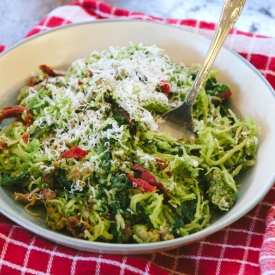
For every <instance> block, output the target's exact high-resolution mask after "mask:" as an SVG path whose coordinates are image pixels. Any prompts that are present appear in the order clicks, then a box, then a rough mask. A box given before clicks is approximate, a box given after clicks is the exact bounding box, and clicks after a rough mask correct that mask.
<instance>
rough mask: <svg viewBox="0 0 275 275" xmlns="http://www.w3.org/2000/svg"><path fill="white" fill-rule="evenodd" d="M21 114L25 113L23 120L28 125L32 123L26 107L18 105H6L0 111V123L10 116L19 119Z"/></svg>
mask: <svg viewBox="0 0 275 275" xmlns="http://www.w3.org/2000/svg"><path fill="white" fill-rule="evenodd" d="M22 115H25V116H23V120H25V121H26V123H27V125H28V126H30V125H31V124H32V116H31V114H30V112H29V110H28V109H27V108H26V107H23V106H20V105H16V106H6V107H4V108H3V109H2V110H1V111H0V123H2V121H3V120H4V119H7V118H12V117H15V118H19V119H21V116H22Z"/></svg>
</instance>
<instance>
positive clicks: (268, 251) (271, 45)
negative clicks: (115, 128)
mask: <svg viewBox="0 0 275 275" xmlns="http://www.w3.org/2000/svg"><path fill="white" fill-rule="evenodd" d="M118 17H124V18H131V19H140V20H151V21H161V22H165V23H167V24H173V25H178V26H182V27H183V28H186V29H189V30H192V31H193V32H196V33H199V34H203V35H208V36H211V35H212V34H213V30H214V29H215V24H214V23H208V22H202V21H197V20H192V19H178V20H177V19H163V18H157V17H153V16H149V15H146V14H143V13H140V12H130V11H127V10H123V9H118V8H115V7H112V6H109V5H107V4H106V3H103V2H100V1H94V0H82V1H81V0H80V1H77V2H74V3H72V4H71V5H66V6H62V7H59V8H57V9H55V10H53V11H52V12H51V13H49V14H48V15H47V16H46V17H45V18H44V19H43V20H42V21H41V22H40V23H39V24H38V25H37V26H35V27H34V28H33V29H32V30H30V32H29V33H28V34H27V35H26V37H27V36H30V35H33V34H36V33H39V32H42V31H45V30H48V29H51V28H54V27H57V26H61V25H64V24H70V23H75V22H80V21H89V20H98V19H102V18H104V19H107V18H118ZM226 44H227V46H229V47H230V48H232V49H233V50H235V51H236V52H238V53H239V54H241V55H242V56H243V57H245V58H246V59H247V60H248V61H249V62H251V63H252V64H253V65H254V66H255V67H256V68H257V69H258V70H259V71H260V72H261V73H262V74H263V75H264V76H265V77H266V79H267V80H268V81H269V82H270V84H271V85H272V86H273V88H275V39H274V38H269V37H262V36H259V35H257V36H256V35H253V34H251V33H243V32H240V31H238V30H233V31H232V33H231V34H230V35H229V37H228V39H227V41H226ZM4 49H5V47H4V45H2V46H1V45H0V51H3V50H4ZM274 107H275V106H274ZM274 153H275V152H274ZM274 170H275V167H274ZM274 202H275V186H273V188H272V189H271V190H270V191H269V193H268V194H267V195H266V197H265V198H264V199H263V200H262V201H261V202H260V203H259V204H258V205H257V206H256V207H255V208H254V209H253V210H251V211H250V212H249V213H248V214H247V215H245V216H244V217H243V218H241V219H240V220H238V221H237V222H235V223H234V224H232V225H231V226H229V227H227V228H225V229H223V230H221V231H220V232H218V233H215V234H213V235H211V236H209V237H207V238H205V239H203V240H201V241H199V242H196V243H193V244H191V245H188V246H184V247H181V248H178V249H175V250H171V251H167V252H161V253H154V254H150V255H140V256H128V257H127V256H113V255H112V256H108V255H99V254H92V253H87V252H82V251H76V250H73V249H70V248H66V247H63V246H60V245H57V244H55V243H52V242H49V241H47V240H45V239H43V238H41V237H39V236H36V235H34V234H33V233H31V232H29V231H27V230H25V229H24V228H22V227H20V226H18V225H16V224H15V223H13V222H12V221H11V220H9V219H8V218H6V217H4V216H3V215H1V214H0V274H1V275H5V274H7V275H13V274H14V275H15V274H24V275H29V274H51V275H63V274H66V275H67V274H72V275H80V274H96V275H99V274H105V275H108V274H120V275H136V274H148V275H164V274H190V275H197V274H204V275H205V274H207V275H208V274H209V275H212V274H216V275H257V274H264V275H270V274H275V220H274V215H275V206H274Z"/></svg>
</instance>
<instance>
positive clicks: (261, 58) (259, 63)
mask: <svg viewBox="0 0 275 275" xmlns="http://www.w3.org/2000/svg"><path fill="white" fill-rule="evenodd" d="M267 62H268V56H266V55H262V54H251V55H250V63H251V64H253V65H254V66H255V67H256V68H257V69H258V70H264V69H265V68H266V65H267Z"/></svg>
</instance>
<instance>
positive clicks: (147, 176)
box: [132, 164, 169, 194]
mask: <svg viewBox="0 0 275 275" xmlns="http://www.w3.org/2000/svg"><path fill="white" fill-rule="evenodd" d="M132 169H133V170H134V171H137V172H141V175H140V178H141V179H142V180H145V181H146V182H147V183H149V184H150V185H151V186H156V187H158V188H159V189H161V190H163V191H164V192H165V193H166V194H168V193H169V191H168V190H167V189H166V188H165V187H164V185H163V184H162V183H161V182H158V181H157V179H156V177H155V176H154V175H153V174H152V173H151V172H149V171H148V170H146V169H145V168H144V167H142V166H141V165H139V164H134V165H133V166H132Z"/></svg>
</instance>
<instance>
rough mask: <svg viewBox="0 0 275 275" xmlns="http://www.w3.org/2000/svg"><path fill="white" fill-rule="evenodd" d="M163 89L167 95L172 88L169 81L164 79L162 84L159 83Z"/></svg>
mask: <svg viewBox="0 0 275 275" xmlns="http://www.w3.org/2000/svg"><path fill="white" fill-rule="evenodd" d="M159 87H160V89H161V91H162V92H163V93H164V94H165V95H166V96H168V95H169V94H170V92H171V88H170V85H169V84H168V83H167V81H166V80H162V81H161V82H160V85H159Z"/></svg>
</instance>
